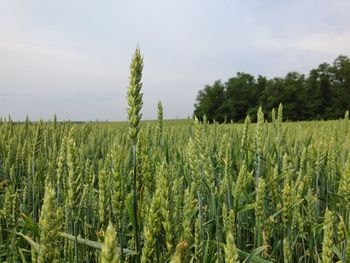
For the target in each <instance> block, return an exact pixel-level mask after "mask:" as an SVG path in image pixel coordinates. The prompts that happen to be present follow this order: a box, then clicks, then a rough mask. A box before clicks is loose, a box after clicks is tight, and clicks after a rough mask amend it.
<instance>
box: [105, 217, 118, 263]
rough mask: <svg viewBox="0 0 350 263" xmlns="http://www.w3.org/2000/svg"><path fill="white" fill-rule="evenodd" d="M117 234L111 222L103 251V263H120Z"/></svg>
mask: <svg viewBox="0 0 350 263" xmlns="http://www.w3.org/2000/svg"><path fill="white" fill-rule="evenodd" d="M116 236H117V234H116V231H115V229H114V227H113V225H112V223H111V222H109V224H108V227H107V230H106V233H105V241H104V243H103V244H102V247H101V248H102V249H101V263H119V262H120V260H119V253H118V251H117V238H116Z"/></svg>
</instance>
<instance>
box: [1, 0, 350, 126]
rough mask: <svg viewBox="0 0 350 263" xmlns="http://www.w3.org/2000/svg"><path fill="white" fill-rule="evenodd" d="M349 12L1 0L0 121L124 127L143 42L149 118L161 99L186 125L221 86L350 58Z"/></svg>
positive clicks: (256, 0)
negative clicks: (204, 92)
mask: <svg viewBox="0 0 350 263" xmlns="http://www.w3.org/2000/svg"><path fill="white" fill-rule="evenodd" d="M349 10H350V1H348V0H344V1H341V0H339V1H336V0H333V1H330V0H327V1H323V0H284V1H277V0H275V1H272V0H263V1H262V0H245V1H243V0H240V1H238V0H237V1H234V0H231V1H229V0H226V1H225V0H200V1H199V0H198V1H194V0H193V1H192V0H176V1H175V0H174V1H166V0H147V1H132V0H131V1H125V0H123V1H116V0H110V1H109V0H103V1H87V0H81V1H78V0H70V1H68V0H59V1H57V0H56V1H50V0H42V1H38V0H31V1H25V0H23V1H17V0H0V116H2V117H5V116H7V115H8V114H11V116H12V117H13V119H16V120H23V119H24V118H25V116H26V115H29V117H30V118H31V119H32V120H38V119H40V118H43V119H50V118H52V116H53V115H54V114H57V116H58V119H59V120H63V119H65V120H66V119H71V120H96V119H99V120H106V119H108V120H125V119H126V117H127V115H126V91H127V85H128V76H129V64H130V61H131V57H132V54H133V52H134V50H135V47H136V45H137V43H139V46H140V48H141V52H142V54H143V55H144V72H143V73H144V74H143V93H144V106H143V109H142V112H143V116H144V119H154V118H156V111H157V101H158V100H161V101H162V103H163V106H164V115H165V118H185V117H187V116H189V115H191V114H192V112H193V104H194V102H195V98H196V95H197V92H198V90H200V89H202V88H203V87H204V85H205V84H209V83H213V82H214V81H215V80H217V79H221V80H223V81H226V80H227V79H228V78H229V77H232V76H234V75H235V74H236V72H241V71H243V72H247V73H251V74H253V75H258V74H262V75H265V76H268V77H274V76H284V75H285V74H286V73H287V72H289V71H292V70H296V71H299V72H301V73H307V72H308V71H309V70H310V69H311V68H314V67H316V66H318V65H319V64H320V63H322V62H325V61H326V62H330V63H331V62H333V61H334V59H335V58H336V57H337V56H338V55H339V54H344V55H348V56H349V54H350V16H349Z"/></svg>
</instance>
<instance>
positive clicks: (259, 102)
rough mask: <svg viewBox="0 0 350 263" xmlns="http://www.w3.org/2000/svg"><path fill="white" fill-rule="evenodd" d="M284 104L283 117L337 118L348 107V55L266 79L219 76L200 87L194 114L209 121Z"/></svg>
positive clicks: (307, 118)
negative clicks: (329, 62)
mask: <svg viewBox="0 0 350 263" xmlns="http://www.w3.org/2000/svg"><path fill="white" fill-rule="evenodd" d="M279 103H282V104H283V116H284V119H286V120H291V121H295V120H316V119H325V120H326V119H337V118H340V117H342V116H344V113H345V112H346V110H349V108H350V59H349V58H348V57H347V56H342V55H340V56H338V57H337V58H336V59H335V61H334V62H333V64H328V63H323V64H321V65H319V66H318V68H316V69H312V70H311V71H310V72H309V74H308V75H307V76H305V75H304V74H300V73H298V72H294V71H293V72H290V73H288V74H287V75H286V76H285V77H284V78H280V77H276V78H272V79H268V78H266V77H264V76H260V75H259V76H258V77H257V78H255V77H254V76H252V75H250V74H248V73H241V72H239V73H237V75H236V76H235V77H232V78H230V79H229V80H227V81H226V82H225V83H223V82H221V81H220V80H217V81H215V82H214V83H213V84H212V85H206V86H205V87H204V89H203V90H200V91H199V93H198V96H197V99H196V103H195V111H194V115H196V116H197V117H198V118H199V119H202V118H203V116H204V115H205V116H206V117H207V119H208V120H209V121H211V122H212V121H214V120H215V121H217V122H225V121H231V120H233V121H241V120H243V119H244V118H245V117H246V115H252V117H254V116H255V113H256V112H257V110H258V108H259V106H262V108H263V109H264V111H265V112H266V111H269V112H270V111H271V110H272V108H277V107H278V105H279Z"/></svg>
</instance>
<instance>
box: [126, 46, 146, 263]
mask: <svg viewBox="0 0 350 263" xmlns="http://www.w3.org/2000/svg"><path fill="white" fill-rule="evenodd" d="M142 69H143V58H142V56H141V53H140V49H139V48H137V49H136V51H135V54H134V56H133V58H132V61H131V65H130V77H129V88H128V96H127V99H128V105H129V107H128V109H127V111H128V120H129V136H130V138H131V140H132V153H133V226H134V240H135V248H136V251H137V255H136V257H135V262H140V254H141V241H140V230H139V225H138V224H139V219H138V204H137V203H138V202H137V196H138V193H137V159H136V145H137V136H138V134H139V131H140V121H141V117H142V114H140V110H141V108H142V104H143V103H142V93H141V87H142V83H141V78H142Z"/></svg>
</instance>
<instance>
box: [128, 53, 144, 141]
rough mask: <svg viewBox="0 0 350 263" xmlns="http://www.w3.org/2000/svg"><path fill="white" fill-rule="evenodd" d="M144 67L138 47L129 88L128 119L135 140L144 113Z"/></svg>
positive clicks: (130, 131)
mask: <svg viewBox="0 0 350 263" xmlns="http://www.w3.org/2000/svg"><path fill="white" fill-rule="evenodd" d="M142 69H143V58H142V56H141V52H140V49H139V48H137V49H136V51H135V54H134V56H133V58H132V62H131V64H130V77H129V88H128V95H127V100H128V105H129V107H128V109H127V111H128V120H129V135H130V138H131V139H132V140H133V141H135V140H136V138H137V135H138V133H139V131H140V121H141V117H142V114H140V110H141V108H142V104H143V102H142V93H141V88H142V83H141V78H142Z"/></svg>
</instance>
